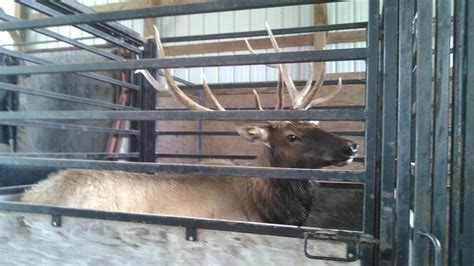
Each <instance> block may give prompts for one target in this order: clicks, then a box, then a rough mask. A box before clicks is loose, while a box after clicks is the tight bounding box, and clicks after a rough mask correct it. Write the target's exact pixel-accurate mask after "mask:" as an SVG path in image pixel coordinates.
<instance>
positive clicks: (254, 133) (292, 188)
mask: <svg viewBox="0 0 474 266" xmlns="http://www.w3.org/2000/svg"><path fill="white" fill-rule="evenodd" d="M155 30H156V27H155ZM268 32H269V35H270V39H271V40H272V43H273V46H274V47H275V50H277V51H278V50H279V49H278V44H277V43H276V41H275V39H274V37H273V35H272V34H271V30H270V29H269V28H268ZM155 37H156V43H157V45H158V47H159V49H160V56H161V57H164V56H165V53H164V49H163V46H162V44H161V41H160V37H159V33H158V31H157V30H156V36H155ZM249 49H251V47H250V46H249ZM277 67H278V69H279V73H280V75H279V76H280V78H279V82H278V86H277V91H278V93H277V95H278V96H277V99H278V100H277V104H276V109H277V110H280V109H282V108H283V101H282V99H283V96H282V91H283V88H284V87H285V85H286V87H287V89H288V91H289V95H290V97H291V100H292V105H293V108H294V109H296V110H306V109H308V108H310V107H311V106H314V105H316V104H319V103H321V102H324V101H326V100H328V99H330V98H331V97H333V96H334V95H335V93H332V94H331V95H329V96H326V97H322V98H316V97H315V95H316V92H317V91H318V90H319V89H320V87H321V86H322V79H323V75H324V69H323V70H322V73H321V74H320V79H319V80H318V81H317V82H316V83H315V85H314V86H312V80H313V75H311V77H310V80H309V81H308V82H307V83H306V85H305V86H304V88H303V89H301V90H298V89H297V88H296V87H295V86H294V83H293V81H292V79H291V77H290V75H289V74H288V70H287V69H286V67H285V66H284V65H281V64H280V65H278V66H277ZM138 72H140V73H142V74H143V75H144V76H145V78H146V79H147V80H148V81H149V82H150V84H152V85H153V86H154V87H155V88H156V89H158V90H169V91H170V92H171V93H172V95H174V97H175V98H176V99H177V100H178V101H179V102H180V103H182V104H183V105H184V106H186V107H187V108H188V109H190V110H199V111H225V110H226V109H225V108H224V107H223V106H222V105H221V104H220V103H219V102H218V101H217V99H216V97H215V96H214V94H213V93H212V91H211V90H210V88H209V86H208V84H207V82H206V79H205V78H204V76H203V80H202V81H203V87H204V91H205V93H206V95H207V96H208V97H209V99H210V101H211V102H212V104H213V105H214V106H215V108H216V109H211V108H208V107H206V106H203V105H201V104H198V103H197V102H195V101H194V100H193V99H191V98H190V97H188V96H187V95H186V94H185V93H184V92H183V91H182V90H181V89H180V88H179V86H178V85H177V84H176V82H175V81H174V80H173V77H172V75H171V71H170V70H169V69H165V70H164V75H165V80H166V82H167V85H168V88H166V87H165V86H162V85H160V84H159V83H158V82H157V81H156V80H155V79H154V77H153V76H152V75H151V74H150V73H149V72H147V71H144V70H138ZM340 88H341V79H339V86H338V89H337V91H336V93H337V92H338V91H339V90H340ZM254 93H255V99H256V105H257V108H258V109H260V110H262V111H263V108H262V106H261V103H260V98H259V96H258V94H257V93H256V92H255V91H254ZM237 131H238V133H239V134H240V136H242V137H243V138H244V139H245V140H247V141H250V142H252V143H260V144H263V145H261V147H262V148H261V152H260V154H259V155H258V156H257V158H256V159H255V160H254V161H252V162H251V163H249V164H248V166H260V167H285V168H314V169H318V168H322V167H325V166H329V165H336V166H343V165H346V164H349V163H351V162H352V160H353V159H354V158H355V157H356V156H357V148H358V145H357V144H355V143H354V142H352V141H350V140H347V139H344V138H342V137H340V136H337V135H335V134H333V133H330V132H327V131H325V130H323V129H321V128H319V127H318V126H317V125H315V124H313V123H309V122H301V121H280V122H265V123H263V125H254V124H252V125H244V126H240V127H238V129H237ZM208 164H219V165H234V164H232V163H231V162H227V161H210V162H208ZM312 199H313V192H312V189H311V187H310V183H309V181H308V180H298V179H291V180H287V179H274V178H264V177H258V176H255V177H238V176H210V175H204V174H160V175H154V174H144V173H130V172H122V171H108V170H84V169H66V170H61V171H59V172H56V173H53V174H51V175H50V176H49V177H48V178H47V179H45V180H43V181H40V182H39V183H38V184H36V185H34V186H33V187H32V188H30V189H29V190H27V191H26V192H25V193H24V195H23V196H22V201H23V202H28V203H35V204H45V205H59V206H67V207H79V208H91V209H100V210H108V211H123V212H139V213H153V214H162V215H174V216H191V217H201V218H215V219H225V220H240V221H253V222H267V223H280V224H291V225H301V224H302V223H303V222H304V221H305V219H306V218H307V216H308V213H309V210H310V209H311V205H312Z"/></svg>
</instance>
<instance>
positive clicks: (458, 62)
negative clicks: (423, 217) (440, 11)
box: [449, 0, 466, 266]
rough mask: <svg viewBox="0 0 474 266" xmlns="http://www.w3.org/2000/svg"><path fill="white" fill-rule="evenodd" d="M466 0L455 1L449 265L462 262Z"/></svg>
mask: <svg viewBox="0 0 474 266" xmlns="http://www.w3.org/2000/svg"><path fill="white" fill-rule="evenodd" d="M465 15H466V1H464V0H458V1H455V2H454V57H453V59H454V61H453V92H452V99H453V100H452V102H453V109H452V118H451V119H452V135H451V140H452V145H451V156H452V160H451V180H450V184H451V191H450V208H449V210H450V213H449V265H452V266H455V265H461V248H460V242H461V239H460V235H461V190H462V170H463V155H464V152H463V150H464V122H463V121H464V113H463V111H464V95H465V92H464V55H465V45H464V41H465V36H464V34H465V30H466V28H465V27H466V24H465V23H466V16H465Z"/></svg>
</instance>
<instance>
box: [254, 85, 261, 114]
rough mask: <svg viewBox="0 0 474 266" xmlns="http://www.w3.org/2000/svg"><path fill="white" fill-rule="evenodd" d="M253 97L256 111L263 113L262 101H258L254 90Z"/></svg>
mask: <svg viewBox="0 0 474 266" xmlns="http://www.w3.org/2000/svg"><path fill="white" fill-rule="evenodd" d="M253 95H255V105H256V106H257V109H258V110H260V111H263V107H262V101H260V96H259V95H258V93H257V91H256V90H255V89H254V90H253Z"/></svg>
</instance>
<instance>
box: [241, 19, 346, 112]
mask: <svg viewBox="0 0 474 266" xmlns="http://www.w3.org/2000/svg"><path fill="white" fill-rule="evenodd" d="M265 27H266V29H267V32H268V35H269V37H270V41H271V43H272V46H273V50H274V51H275V52H280V47H279V46H278V43H277V41H276V39H275V36H274V35H273V32H272V30H271V29H270V27H269V26H268V23H265ZM245 43H246V44H247V47H248V49H249V50H250V51H251V52H252V53H253V54H256V52H255V50H253V49H252V47H251V46H250V44H249V42H248V41H247V40H245ZM313 65H314V64H313V63H311V67H310V73H309V78H308V80H307V82H306V84H305V86H304V87H303V88H302V89H301V90H298V89H297V88H296V86H295V83H294V82H293V79H292V78H291V75H290V73H289V71H288V68H287V67H286V65H284V64H279V65H278V72H279V79H278V81H279V83H280V81H281V80H283V83H284V84H285V85H286V87H287V88H288V94H289V95H290V98H291V104H292V107H293V109H296V110H307V109H309V108H311V107H313V106H315V105H318V104H321V103H323V102H326V101H328V100H329V99H331V98H333V97H334V96H336V94H338V93H339V91H340V90H341V88H342V79H341V78H339V81H338V86H337V88H336V90H334V91H333V92H331V93H330V94H329V95H326V96H324V97H321V98H315V97H316V94H317V93H318V91H320V90H321V88H322V85H323V81H324V73H325V67H324V65H323V67H322V68H321V70H320V72H319V74H318V77H317V79H316V82H315V84H314V85H313V86H311V85H312V83H313V80H314V66H313ZM270 67H273V66H270ZM282 87H283V86H280V84H279V86H278V96H277V97H278V101H277V102H278V103H281V102H282V100H281V96H280V94H281V95H283V94H282V92H281V91H280V90H282ZM280 100H281V102H280ZM276 109H277V110H280V109H281V108H278V106H277V108H276Z"/></svg>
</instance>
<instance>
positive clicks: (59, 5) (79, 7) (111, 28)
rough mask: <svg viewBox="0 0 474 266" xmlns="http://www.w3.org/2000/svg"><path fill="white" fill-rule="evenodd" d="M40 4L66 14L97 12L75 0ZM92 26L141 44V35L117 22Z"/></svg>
mask: <svg viewBox="0 0 474 266" xmlns="http://www.w3.org/2000/svg"><path fill="white" fill-rule="evenodd" d="M40 4H42V5H47V6H49V7H51V8H53V9H56V10H58V11H59V12H61V11H65V10H67V13H65V12H61V13H63V14H65V15H68V14H81V13H85V14H90V13H97V12H96V11H95V10H94V9H92V8H89V7H87V6H86V5H83V4H81V3H79V2H77V1H76V0H62V1H49V0H48V1H41V0H40ZM94 27H96V28H98V29H99V30H101V31H103V32H105V33H107V34H109V35H112V36H119V37H120V38H122V39H125V40H128V41H130V42H131V43H133V44H134V45H136V46H140V45H143V37H141V36H140V34H139V33H138V32H136V31H133V30H132V29H130V28H128V27H126V26H124V25H122V24H120V23H118V22H114V21H112V22H106V23H100V24H95V25H94Z"/></svg>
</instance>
